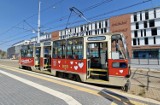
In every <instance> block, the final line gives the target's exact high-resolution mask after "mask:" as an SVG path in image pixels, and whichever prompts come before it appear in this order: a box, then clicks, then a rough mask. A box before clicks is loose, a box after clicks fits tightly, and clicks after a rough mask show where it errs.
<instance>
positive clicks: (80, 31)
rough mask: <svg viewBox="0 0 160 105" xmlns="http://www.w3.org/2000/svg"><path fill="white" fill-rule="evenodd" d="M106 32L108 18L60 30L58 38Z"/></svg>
mask: <svg viewBox="0 0 160 105" xmlns="http://www.w3.org/2000/svg"><path fill="white" fill-rule="evenodd" d="M107 32H109V20H108V19H106V20H100V21H95V22H92V23H89V24H83V25H80V26H76V27H71V28H67V29H65V30H61V31H60V34H59V38H60V39H65V38H69V37H73V36H87V35H99V34H103V33H107Z"/></svg>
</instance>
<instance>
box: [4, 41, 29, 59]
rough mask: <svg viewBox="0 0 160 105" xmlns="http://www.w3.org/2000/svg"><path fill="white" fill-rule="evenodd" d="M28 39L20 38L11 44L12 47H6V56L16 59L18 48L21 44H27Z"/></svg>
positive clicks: (18, 52)
mask: <svg viewBox="0 0 160 105" xmlns="http://www.w3.org/2000/svg"><path fill="white" fill-rule="evenodd" d="M29 43H30V41H28V40H22V41H20V42H17V43H15V44H13V45H12V47H10V48H8V49H7V58H9V59H18V57H19V54H20V49H21V46H22V45H26V44H29Z"/></svg>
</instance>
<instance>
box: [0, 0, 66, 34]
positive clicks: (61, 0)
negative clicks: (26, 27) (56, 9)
mask: <svg viewBox="0 0 160 105" xmlns="http://www.w3.org/2000/svg"><path fill="white" fill-rule="evenodd" d="M63 1H64V0H60V1H57V2H56V3H54V4H52V5H51V6H49V7H48V8H45V9H43V10H41V12H45V11H46V10H48V9H50V8H52V7H53V6H54V5H57V4H59V3H61V2H63ZM37 15H38V14H37V13H35V14H33V15H31V16H29V17H27V18H25V19H23V21H20V22H19V23H18V24H16V25H14V26H12V27H11V28H9V29H7V30H6V31H4V32H2V33H0V36H3V35H4V34H6V33H8V32H9V31H11V30H12V29H13V28H15V27H16V26H18V25H19V24H20V23H23V22H24V20H25V21H26V20H28V19H30V18H32V17H34V16H37Z"/></svg>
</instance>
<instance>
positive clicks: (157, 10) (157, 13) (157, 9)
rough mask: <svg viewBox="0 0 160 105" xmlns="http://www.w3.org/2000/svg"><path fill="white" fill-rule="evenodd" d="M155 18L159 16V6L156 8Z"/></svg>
mask: <svg viewBox="0 0 160 105" xmlns="http://www.w3.org/2000/svg"><path fill="white" fill-rule="evenodd" d="M156 18H160V8H156Z"/></svg>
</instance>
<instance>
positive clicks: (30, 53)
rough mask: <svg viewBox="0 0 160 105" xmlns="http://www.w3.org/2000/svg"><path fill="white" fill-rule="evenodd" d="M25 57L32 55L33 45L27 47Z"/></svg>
mask: <svg viewBox="0 0 160 105" xmlns="http://www.w3.org/2000/svg"><path fill="white" fill-rule="evenodd" d="M26 57H33V47H32V46H29V47H28V49H27V55H26Z"/></svg>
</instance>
